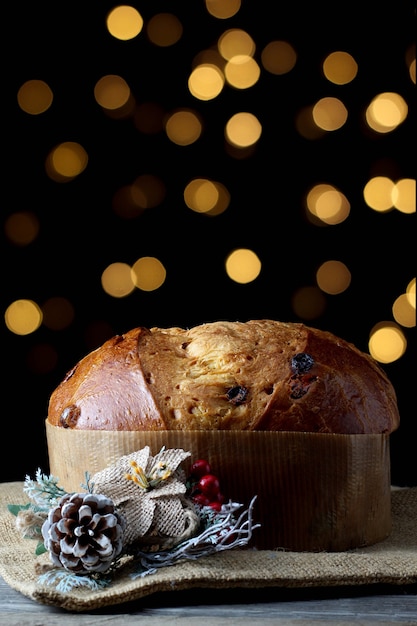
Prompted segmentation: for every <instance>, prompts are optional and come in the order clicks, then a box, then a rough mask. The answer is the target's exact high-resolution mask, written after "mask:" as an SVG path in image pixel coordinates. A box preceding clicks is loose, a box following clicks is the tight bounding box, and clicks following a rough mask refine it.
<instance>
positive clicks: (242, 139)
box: [225, 112, 262, 148]
mask: <svg viewBox="0 0 417 626" xmlns="http://www.w3.org/2000/svg"><path fill="white" fill-rule="evenodd" d="M261 134H262V126H261V123H260V122H259V120H258V118H257V117H256V116H255V115H254V114H253V113H247V112H241V113H236V114H235V115H233V116H232V117H231V118H230V119H229V120H228V122H227V123H226V127H225V137H226V140H227V141H228V142H229V143H230V144H231V145H232V146H235V147H237V148H247V147H248V146H253V145H254V144H256V143H257V141H259V138H260V136H261Z"/></svg>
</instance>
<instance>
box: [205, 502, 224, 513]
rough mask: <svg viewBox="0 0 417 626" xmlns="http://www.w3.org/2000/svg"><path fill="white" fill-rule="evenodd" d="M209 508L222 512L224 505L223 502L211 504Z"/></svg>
mask: <svg viewBox="0 0 417 626" xmlns="http://www.w3.org/2000/svg"><path fill="white" fill-rule="evenodd" d="M208 506H209V507H211V508H212V509H214V511H221V508H222V503H221V502H209V504H208Z"/></svg>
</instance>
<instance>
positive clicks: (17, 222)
mask: <svg viewBox="0 0 417 626" xmlns="http://www.w3.org/2000/svg"><path fill="white" fill-rule="evenodd" d="M39 229H40V224H39V219H38V217H37V216H36V215H35V213H33V212H32V211H18V212H16V213H12V214H11V215H9V216H8V217H7V218H6V221H5V223H4V232H5V234H6V237H7V238H8V239H9V241H11V242H12V243H13V244H14V245H16V246H27V245H29V244H30V243H32V241H34V240H35V239H36V237H37V236H38V234H39Z"/></svg>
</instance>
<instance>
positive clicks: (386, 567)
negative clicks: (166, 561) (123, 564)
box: [0, 482, 417, 612]
mask: <svg viewBox="0 0 417 626" xmlns="http://www.w3.org/2000/svg"><path fill="white" fill-rule="evenodd" d="M27 501H28V500H27V498H26V496H25V495H24V493H23V483H21V482H13V483H3V484H1V485H0V574H1V575H2V577H3V578H4V580H5V581H6V582H7V583H8V584H9V585H10V586H11V587H13V588H14V589H16V590H18V591H19V592H21V593H22V594H24V595H25V596H27V597H29V598H32V599H33V600H36V601H38V602H41V603H43V604H50V605H55V606H59V607H61V608H63V609H66V610H69V611H78V612H82V611H87V610H92V609H96V608H101V607H105V606H110V605H115V604H121V603H123V602H128V601H132V600H139V599H140V598H143V597H145V596H148V595H150V594H152V593H156V592H161V591H173V590H183V589H191V588H195V587H205V588H217V589H218V588H232V587H242V588H245V587H246V588H255V587H256V588H262V587H293V588H295V587H315V586H316V587H321V586H326V587H328V586H337V585H364V584H371V583H387V584H398V585H402V584H412V583H415V582H417V487H413V488H407V489H395V488H394V489H393V490H392V522H393V527H392V532H391V534H390V536H389V537H388V538H387V539H386V540H384V541H382V542H380V543H377V544H375V545H373V546H369V547H367V548H364V549H355V550H351V551H347V552H332V553H327V552H319V553H313V552H288V551H281V550H270V551H269V550H254V549H251V548H250V547H248V548H245V549H238V550H226V551H225V552H221V553H219V554H216V555H214V556H208V557H202V558H201V559H198V560H196V561H191V562H185V561H184V562H180V563H177V564H176V565H174V566H170V567H165V568H161V569H160V570H159V571H157V573H155V574H150V575H148V576H145V577H144V578H137V579H135V580H132V579H131V578H130V577H129V573H128V572H127V571H123V570H121V571H120V572H119V574H118V577H117V578H116V579H115V580H114V582H113V583H112V584H111V585H110V586H109V587H107V588H105V589H104V590H101V591H89V590H84V589H79V590H75V591H72V592H71V593H59V592H57V591H56V590H55V589H54V588H52V587H46V586H40V585H39V584H38V583H37V574H36V573H35V562H37V561H38V562H39V561H42V560H43V559H45V561H44V562H45V563H46V562H47V561H48V557H47V555H45V554H44V555H42V556H41V557H36V556H35V554H34V550H35V542H34V540H31V539H22V537H21V536H20V534H19V533H18V532H17V530H16V528H15V521H16V518H15V517H14V516H13V515H12V514H11V513H10V512H9V511H8V509H7V505H8V504H24V503H25V502H27Z"/></svg>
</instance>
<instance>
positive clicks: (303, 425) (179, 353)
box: [48, 320, 399, 434]
mask: <svg viewBox="0 0 417 626" xmlns="http://www.w3.org/2000/svg"><path fill="white" fill-rule="evenodd" d="M48 421H49V423H50V424H53V425H54V426H59V427H63V428H71V429H72V428H77V429H93V430H147V431H150V430H152V431H153V430H250V431H253V430H263V431H270V430H272V431H303V432H317V433H348V434H355V433H368V434H370V433H390V432H392V431H393V430H395V429H396V428H397V427H398V424H399V414H398V409H397V402H396V396H395V392H394V389H393V387H392V385H391V383H390V382H389V380H388V378H387V376H386V375H385V373H384V372H383V370H382V369H381V368H380V367H379V365H378V364H377V363H376V361H374V360H373V359H372V358H371V357H370V356H369V355H367V354H365V353H363V352H360V351H359V350H358V349H357V348H356V347H355V346H354V345H352V344H350V343H348V342H346V341H344V340H342V339H340V338H338V337H336V336H334V335H333V334H331V333H329V332H325V331H321V330H317V329H314V328H309V327H307V326H305V325H303V324H297V323H284V322H278V321H273V320H252V321H249V322H246V323H244V322H226V321H218V322H212V323H207V324H202V325H200V326H195V327H194V328H190V329H182V328H166V329H162V328H151V329H146V328H142V327H141V328H135V329H133V330H131V331H130V332H127V333H126V334H123V335H118V336H116V337H113V338H112V339H110V340H109V341H107V342H106V343H105V344H104V345H103V346H101V347H100V348H98V349H97V350H95V351H94V352H91V353H90V354H88V355H87V356H86V357H84V358H83V359H82V360H81V361H80V362H79V363H78V364H77V365H76V366H75V367H74V368H73V369H72V370H71V371H70V372H69V373H68V374H67V376H66V377H65V380H64V381H63V382H62V383H61V384H60V385H59V386H58V387H57V389H56V390H55V391H54V392H53V393H52V395H51V398H50V402H49V411H48Z"/></svg>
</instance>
